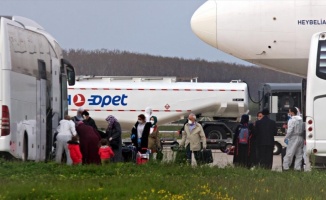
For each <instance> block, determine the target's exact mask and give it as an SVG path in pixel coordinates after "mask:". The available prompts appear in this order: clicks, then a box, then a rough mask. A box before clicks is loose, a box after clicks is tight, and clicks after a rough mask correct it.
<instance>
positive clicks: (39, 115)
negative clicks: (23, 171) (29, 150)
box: [34, 60, 48, 161]
mask: <svg viewBox="0 0 326 200" xmlns="http://www.w3.org/2000/svg"><path fill="white" fill-rule="evenodd" d="M38 71H39V77H38V79H37V81H36V82H37V84H36V87H37V90H36V108H37V111H36V145H35V146H34V148H36V157H35V161H40V160H44V159H45V149H46V146H45V145H46V100H47V96H48V95H47V79H46V64H45V62H44V61H43V60H38Z"/></svg>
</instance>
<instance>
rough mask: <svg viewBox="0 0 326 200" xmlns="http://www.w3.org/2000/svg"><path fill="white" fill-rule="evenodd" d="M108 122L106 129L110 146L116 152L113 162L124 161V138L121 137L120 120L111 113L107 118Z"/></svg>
mask: <svg viewBox="0 0 326 200" xmlns="http://www.w3.org/2000/svg"><path fill="white" fill-rule="evenodd" d="M105 120H106V121H107V123H108V127H107V129H106V135H107V140H108V141H109V144H110V146H111V147H112V150H113V152H114V156H113V158H112V159H111V161H112V162H122V161H123V159H122V139H121V126H120V123H119V122H118V120H117V119H116V118H115V117H114V116H112V115H109V116H108V117H107V118H106V119H105Z"/></svg>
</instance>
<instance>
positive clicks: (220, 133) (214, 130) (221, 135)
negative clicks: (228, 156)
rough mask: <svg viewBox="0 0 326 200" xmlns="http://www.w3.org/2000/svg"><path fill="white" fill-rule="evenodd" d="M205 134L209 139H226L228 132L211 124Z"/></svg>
mask: <svg viewBox="0 0 326 200" xmlns="http://www.w3.org/2000/svg"><path fill="white" fill-rule="evenodd" d="M205 135H206V138H207V139H217V140H222V139H226V132H225V130H224V129H223V128H221V127H218V126H209V127H207V128H205Z"/></svg>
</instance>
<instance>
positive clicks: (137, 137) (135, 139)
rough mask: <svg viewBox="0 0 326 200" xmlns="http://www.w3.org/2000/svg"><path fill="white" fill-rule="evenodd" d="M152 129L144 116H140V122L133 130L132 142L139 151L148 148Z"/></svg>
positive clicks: (138, 121)
mask: <svg viewBox="0 0 326 200" xmlns="http://www.w3.org/2000/svg"><path fill="white" fill-rule="evenodd" d="M150 129H151V123H150V122H146V117H145V115H143V114H140V115H138V120H137V122H136V123H135V125H134V127H133V128H132V129H131V141H132V143H133V144H134V145H135V146H136V147H137V151H140V150H141V149H142V148H146V149H147V148H148V136H149V132H150Z"/></svg>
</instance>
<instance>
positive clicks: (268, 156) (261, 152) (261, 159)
mask: <svg viewBox="0 0 326 200" xmlns="http://www.w3.org/2000/svg"><path fill="white" fill-rule="evenodd" d="M262 114H263V118H262V119H261V120H258V121H257V122H256V126H255V130H256V135H257V147H258V148H257V150H258V164H259V165H260V167H263V168H265V169H272V166H273V149H274V136H275V135H276V134H277V127H276V122H275V121H274V120H271V119H270V118H269V117H268V115H269V110H268V109H264V110H263V111H262Z"/></svg>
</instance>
